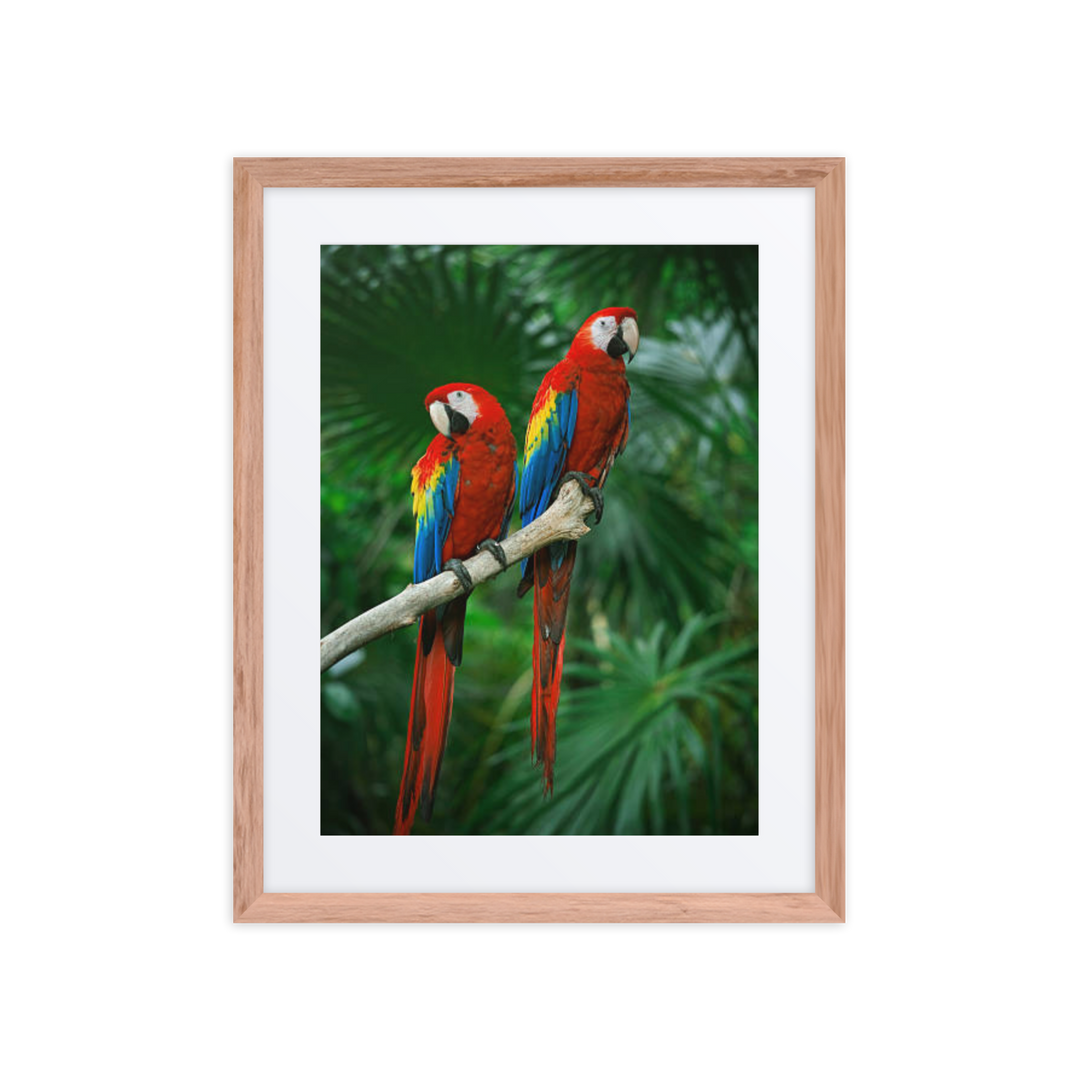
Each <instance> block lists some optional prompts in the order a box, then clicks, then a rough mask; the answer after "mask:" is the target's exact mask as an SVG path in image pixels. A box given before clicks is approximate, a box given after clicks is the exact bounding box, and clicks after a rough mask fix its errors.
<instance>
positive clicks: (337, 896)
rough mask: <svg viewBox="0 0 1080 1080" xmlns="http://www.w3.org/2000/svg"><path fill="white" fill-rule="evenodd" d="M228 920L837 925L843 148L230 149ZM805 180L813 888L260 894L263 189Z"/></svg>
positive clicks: (840, 881)
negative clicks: (258, 154)
mask: <svg viewBox="0 0 1080 1080" xmlns="http://www.w3.org/2000/svg"><path fill="white" fill-rule="evenodd" d="M233 185H234V186H233V215H234V216H233V267H234V278H233V356H234V382H233V438H234V459H233V506H234V521H233V534H234V547H233V603H234V610H233V630H234V640H233V649H234V674H233V678H234V715H233V785H234V787H233V800H234V805H233V875H234V878H233V918H234V921H236V922H244V923H252V922H833V923H836V922H843V921H844V918H845V910H844V828H845V819H844V585H845V582H844V159H843V158H667V159H661V158H563V159H560V158H237V159H235V160H234V164H233ZM267 187H809V188H813V189H814V197H815V209H814V218H815V242H814V246H815V265H814V273H815V282H814V289H815V356H816V361H815V365H816V390H815V405H814V413H815V421H814V423H815V440H816V464H815V482H814V483H815V523H816V537H815V679H816V683H815V687H816V689H815V693H816V700H815V784H816V796H815V834H814V839H815V855H814V871H815V890H814V892H812V893H667V894H656V893H265V892H263V700H262V688H263V512H262V508H263V427H262V417H263V194H262V193H263V189H264V188H267Z"/></svg>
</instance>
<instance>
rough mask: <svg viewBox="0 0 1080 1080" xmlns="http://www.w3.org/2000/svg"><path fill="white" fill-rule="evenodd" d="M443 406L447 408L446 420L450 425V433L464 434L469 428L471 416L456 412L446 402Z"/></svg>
mask: <svg viewBox="0 0 1080 1080" xmlns="http://www.w3.org/2000/svg"><path fill="white" fill-rule="evenodd" d="M443 408H444V409H445V410H446V422H447V423H448V424H449V425H450V434H451V435H464V434H465V432H466V431H468V430H469V418H468V417H467V416H466V415H465V414H464V413H459V412H454V410H453V409H451V408H450V406H449V405H447V404H445V403H444V404H443Z"/></svg>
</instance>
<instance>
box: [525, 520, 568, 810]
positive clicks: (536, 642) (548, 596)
mask: <svg viewBox="0 0 1080 1080" xmlns="http://www.w3.org/2000/svg"><path fill="white" fill-rule="evenodd" d="M560 549H564V550H563V551H562V552H560ZM560 554H561V555H562V557H561V559H560V557H559V556H560ZM576 555H577V542H576V541H571V542H569V543H566V544H561V543H560V544H553V545H552V546H551V547H547V548H543V549H542V550H541V551H538V552H537V553H536V555H535V556H534V563H533V577H534V588H533V686H532V752H533V759H534V760H535V761H538V762H539V763H540V764H541V765H542V766H543V769H544V794H551V791H552V788H553V786H554V783H555V714H556V712H557V711H558V708H559V690H560V688H561V686H562V666H563V646H564V644H565V636H564V632H565V630H566V606H567V602H568V601H569V599H570V579H571V577H572V576H573V574H574V558H575V557H576Z"/></svg>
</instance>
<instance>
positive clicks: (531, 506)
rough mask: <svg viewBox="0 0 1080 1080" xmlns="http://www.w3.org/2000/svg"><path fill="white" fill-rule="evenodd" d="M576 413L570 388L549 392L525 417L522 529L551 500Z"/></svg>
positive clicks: (575, 400) (524, 565)
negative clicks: (526, 420)
mask: <svg viewBox="0 0 1080 1080" xmlns="http://www.w3.org/2000/svg"><path fill="white" fill-rule="evenodd" d="M577 413H578V392H577V389H576V388H571V389H569V390H562V391H555V390H553V391H551V392H550V393H549V395H548V397H547V398H546V400H545V401H544V402H543V403H542V404H541V405H539V406H538V407H536V408H534V410H533V415H532V416H531V417H530V418H529V431H528V434H527V435H526V437H525V471H524V473H523V475H522V477H521V487H520V492H521V495H520V500H519V501H520V505H521V525H522V528H524V527H525V526H526V525H528V524H529V523H530V522H531V521H535V520H536V519H537V518H538V517H539V516H540V515H541V514H542V513H543V512H544V511H545V510H546V509H547V508H548V507H549V506H550V505H551V501H552V499H553V498H554V497H555V492H556V490H557V488H558V483H559V480H560V479H561V477H562V474H563V471H564V469H565V468H566V455H567V452H568V451H569V449H570V444H571V442H572V441H573V438H574V429H575V427H576V426H577ZM529 563H530V560H528V559H526V560H524V561H523V562H522V564H521V574H522V577H524V576H525V575H526V574H527V573H528V567H529Z"/></svg>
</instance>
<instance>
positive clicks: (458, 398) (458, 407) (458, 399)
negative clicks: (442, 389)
mask: <svg viewBox="0 0 1080 1080" xmlns="http://www.w3.org/2000/svg"><path fill="white" fill-rule="evenodd" d="M448 401H449V403H450V408H451V409H453V410H454V412H459V413H461V415H462V416H464V417H465V419H466V420H468V421H469V425H470V426H472V423H473V421H474V420H476V416H477V413H478V412H479V409H477V407H476V402H475V401H474V400H473V396H472V394H470V393H469V392H468V390H451V391H450V397H449V398H448Z"/></svg>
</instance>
